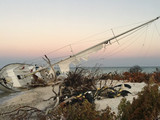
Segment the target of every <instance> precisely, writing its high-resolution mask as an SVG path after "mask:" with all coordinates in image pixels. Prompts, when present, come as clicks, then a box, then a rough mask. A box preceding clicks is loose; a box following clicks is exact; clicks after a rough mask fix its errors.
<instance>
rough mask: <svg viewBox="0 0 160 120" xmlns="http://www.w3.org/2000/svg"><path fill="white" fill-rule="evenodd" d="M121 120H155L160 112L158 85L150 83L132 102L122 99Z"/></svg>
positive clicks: (119, 112) (119, 107) (119, 114)
mask: <svg viewBox="0 0 160 120" xmlns="http://www.w3.org/2000/svg"><path fill="white" fill-rule="evenodd" d="M118 110H119V111H118V118H119V119H120V120H155V119H157V118H158V115H159V113H160V93H159V91H158V85H154V86H151V85H148V86H146V87H144V90H143V91H142V92H140V93H139V94H138V98H137V99H135V98H134V99H133V102H132V104H131V103H130V102H129V101H126V99H122V100H121V103H120V104H119V106H118Z"/></svg>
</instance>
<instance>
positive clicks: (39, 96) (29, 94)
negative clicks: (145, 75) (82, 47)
mask: <svg viewBox="0 0 160 120" xmlns="http://www.w3.org/2000/svg"><path fill="white" fill-rule="evenodd" d="M120 83H121V82H119V83H116V84H120ZM127 84H129V85H131V86H132V88H131V89H128V88H125V89H126V90H128V91H130V92H131V93H132V94H129V95H128V96H126V97H125V98H126V99H127V100H129V101H132V100H133V98H134V97H137V93H138V92H140V91H141V90H142V89H143V87H144V86H145V83H127ZM54 90H55V91H56V92H58V85H57V86H55V88H54ZM52 96H54V93H53V92H52V86H47V87H37V88H34V89H31V90H28V91H25V92H24V94H20V95H17V96H15V97H13V98H11V99H9V100H6V101H4V102H3V103H2V104H1V106H0V112H1V113H4V112H9V111H12V110H15V109H16V108H18V107H21V106H27V105H28V106H31V107H36V108H38V109H40V110H45V109H46V108H47V107H49V106H51V105H52V104H53V103H54V102H53V99H51V100H48V101H44V100H46V99H48V98H50V97H52ZM122 98H123V97H117V98H105V99H102V100H95V103H96V109H97V110H102V109H105V108H106V107H107V106H109V107H111V109H112V111H114V112H115V113H117V111H118V110H117V107H118V105H119V103H120V101H121V99H122ZM5 117H6V116H1V117H0V120H4V119H5ZM6 119H7V118H6Z"/></svg>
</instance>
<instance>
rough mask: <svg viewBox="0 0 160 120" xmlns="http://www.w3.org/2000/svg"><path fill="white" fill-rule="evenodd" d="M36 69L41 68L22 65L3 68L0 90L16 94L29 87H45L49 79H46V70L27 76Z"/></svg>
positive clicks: (10, 65) (0, 75) (17, 64)
mask: <svg viewBox="0 0 160 120" xmlns="http://www.w3.org/2000/svg"><path fill="white" fill-rule="evenodd" d="M38 69H41V68H40V67H38V66H36V65H30V64H22V63H12V64H9V65H6V66H4V67H3V68H2V69H1V71H0V90H3V91H7V92H16V91H20V90H22V88H23V89H24V88H28V87H29V86H31V85H34V86H35V85H39V86H40V85H46V83H47V82H48V81H49V80H50V79H51V78H49V77H50V76H48V77H47V75H49V74H48V71H47V69H45V70H43V71H40V72H37V73H35V74H32V75H29V74H31V73H33V72H34V71H37V70H38Z"/></svg>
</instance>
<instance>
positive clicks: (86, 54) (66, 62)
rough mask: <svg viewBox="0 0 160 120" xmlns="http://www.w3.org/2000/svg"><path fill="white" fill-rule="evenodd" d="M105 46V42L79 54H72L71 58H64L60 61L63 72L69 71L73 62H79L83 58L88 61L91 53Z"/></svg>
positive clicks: (75, 63)
mask: <svg viewBox="0 0 160 120" xmlns="http://www.w3.org/2000/svg"><path fill="white" fill-rule="evenodd" d="M102 48H103V44H100V45H97V46H94V47H92V48H90V49H87V50H84V51H82V52H80V53H78V54H75V55H73V56H70V58H68V59H65V60H62V61H60V62H59V63H58V65H59V67H60V70H61V72H62V73H66V72H68V71H69V65H70V64H71V63H72V64H74V65H77V64H79V63H80V62H81V61H82V60H85V61H87V60H88V57H89V55H90V54H92V53H95V52H97V51H99V50H101V49H102Z"/></svg>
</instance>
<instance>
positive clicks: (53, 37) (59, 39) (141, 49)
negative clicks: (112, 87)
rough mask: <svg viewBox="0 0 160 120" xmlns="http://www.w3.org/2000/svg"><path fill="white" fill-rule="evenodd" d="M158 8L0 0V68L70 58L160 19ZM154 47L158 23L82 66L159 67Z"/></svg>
mask: <svg viewBox="0 0 160 120" xmlns="http://www.w3.org/2000/svg"><path fill="white" fill-rule="evenodd" d="M159 6H160V1H159V0H0V68H1V67H3V66H5V65H6V64H9V63H14V62H16V63H17V62H25V63H27V62H28V63H34V62H35V63H36V62H37V63H40V61H43V59H42V57H43V56H44V55H45V54H46V55H47V56H49V58H51V59H52V61H53V62H54V59H57V58H59V59H57V60H60V59H62V58H61V57H63V56H69V55H73V54H75V53H77V52H79V51H81V50H84V49H86V48H88V47H90V46H92V45H95V44H97V43H99V42H101V41H103V40H106V39H109V38H110V37H113V33H114V34H115V35H117V34H119V33H121V32H123V31H124V30H127V29H129V28H131V27H133V26H134V25H138V24H142V23H143V22H146V21H148V20H151V19H154V18H156V17H158V16H160V8H159ZM111 29H112V30H113V33H112V31H111ZM159 45H160V19H159V20H157V21H156V22H154V23H152V24H151V25H148V26H147V27H145V28H144V29H143V30H141V31H139V32H138V33H137V34H134V35H132V36H131V37H128V39H125V40H124V41H123V40H122V41H119V43H115V44H114V45H111V46H109V47H106V48H105V49H103V50H101V51H100V52H98V53H95V54H94V55H91V56H90V59H89V61H88V62H83V64H84V65H86V66H94V65H95V64H101V65H102V66H133V65H140V66H160V54H159V51H160V47H159ZM62 48H63V49H62ZM43 62H44V61H43Z"/></svg>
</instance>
